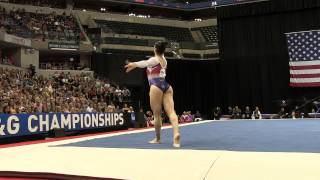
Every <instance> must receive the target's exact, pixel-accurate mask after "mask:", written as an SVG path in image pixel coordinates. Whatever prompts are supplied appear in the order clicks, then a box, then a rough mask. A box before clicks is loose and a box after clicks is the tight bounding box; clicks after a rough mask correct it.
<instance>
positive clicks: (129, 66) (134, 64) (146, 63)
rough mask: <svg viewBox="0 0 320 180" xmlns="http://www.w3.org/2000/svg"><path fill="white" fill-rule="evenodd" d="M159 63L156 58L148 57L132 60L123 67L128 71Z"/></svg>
mask: <svg viewBox="0 0 320 180" xmlns="http://www.w3.org/2000/svg"><path fill="white" fill-rule="evenodd" d="M157 64H159V61H158V60H157V58H154V57H152V58H149V59H148V60H144V61H138V62H132V63H128V64H127V65H126V66H125V68H126V69H127V70H126V72H130V71H132V70H133V69H135V68H137V67H138V68H146V67H152V66H155V65H157Z"/></svg>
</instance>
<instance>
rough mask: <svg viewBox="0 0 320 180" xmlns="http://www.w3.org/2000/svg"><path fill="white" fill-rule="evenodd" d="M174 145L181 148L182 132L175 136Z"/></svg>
mask: <svg viewBox="0 0 320 180" xmlns="http://www.w3.org/2000/svg"><path fill="white" fill-rule="evenodd" d="M173 147H175V148H180V147H181V145H180V134H177V135H175V136H174V138H173Z"/></svg>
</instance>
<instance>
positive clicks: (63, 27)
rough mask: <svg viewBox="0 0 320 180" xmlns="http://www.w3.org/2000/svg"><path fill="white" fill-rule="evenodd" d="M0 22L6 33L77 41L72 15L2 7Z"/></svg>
mask: <svg viewBox="0 0 320 180" xmlns="http://www.w3.org/2000/svg"><path fill="white" fill-rule="evenodd" d="M0 14H1V16H2V17H3V19H2V21H1V24H2V26H4V27H5V29H6V30H7V32H8V33H10V34H15V35H17V36H20V37H24V38H32V39H51V40H66V41H71V40H73V41H78V40H79V38H80V30H79V27H78V26H77V24H76V22H75V20H74V18H73V17H72V16H67V15H66V14H62V15H56V14H55V13H52V14H41V13H30V12H25V11H24V10H17V11H10V12H7V11H5V9H2V10H1V12H0Z"/></svg>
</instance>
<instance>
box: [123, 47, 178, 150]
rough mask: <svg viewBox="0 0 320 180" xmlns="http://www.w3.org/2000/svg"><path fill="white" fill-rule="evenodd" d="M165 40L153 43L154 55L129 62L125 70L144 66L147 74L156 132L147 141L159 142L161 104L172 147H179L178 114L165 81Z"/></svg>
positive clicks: (171, 91) (170, 89)
mask: <svg viewBox="0 0 320 180" xmlns="http://www.w3.org/2000/svg"><path fill="white" fill-rule="evenodd" d="M166 46H167V42H162V41H159V42H157V43H155V45H154V57H151V58H149V60H146V61H139V62H130V63H128V64H127V65H126V66H125V68H126V72H127V73H128V72H130V71H132V70H133V69H135V68H137V67H138V68H146V67H147V76H148V81H149V85H150V92H149V96H150V106H151V109H152V111H153V115H154V122H155V123H154V124H155V125H154V127H155V132H156V137H155V139H153V140H151V141H149V143H151V144H159V143H160V131H161V125H162V119H161V112H162V105H163V107H164V110H165V111H166V113H167V115H168V117H169V119H170V122H171V125H172V128H173V147H175V148H179V147H180V133H179V126H178V116H177V114H176V112H175V110H174V102H173V89H172V87H171V86H170V85H169V84H168V83H167V82H166V80H165V77H166V68H167V60H166V58H165V57H164V52H165V49H166Z"/></svg>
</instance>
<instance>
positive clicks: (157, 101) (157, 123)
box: [149, 85, 163, 144]
mask: <svg viewBox="0 0 320 180" xmlns="http://www.w3.org/2000/svg"><path fill="white" fill-rule="evenodd" d="M149 95H150V106H151V109H152V112H153V117H154V128H155V131H156V138H155V139H153V140H151V141H149V143H151V144H158V143H160V131H161V125H162V119H161V112H162V97H163V93H162V91H161V90H160V89H159V88H158V87H156V86H154V85H151V86H150V93H149Z"/></svg>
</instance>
